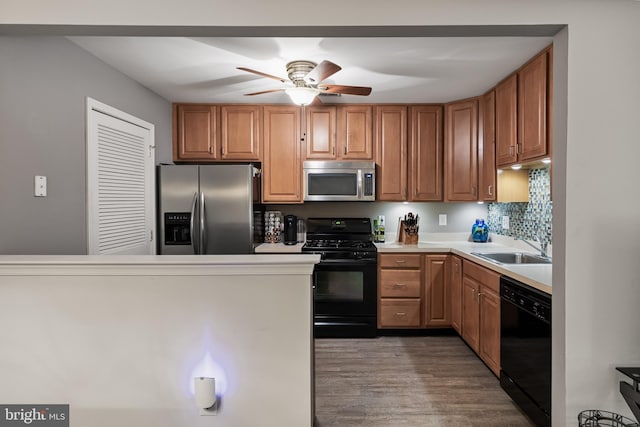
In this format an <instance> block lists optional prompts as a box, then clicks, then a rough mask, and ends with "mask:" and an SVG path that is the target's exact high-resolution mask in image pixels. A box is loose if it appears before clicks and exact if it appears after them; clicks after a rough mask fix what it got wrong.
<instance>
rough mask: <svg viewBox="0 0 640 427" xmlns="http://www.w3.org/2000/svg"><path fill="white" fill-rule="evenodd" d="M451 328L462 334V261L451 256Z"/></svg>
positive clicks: (457, 257)
mask: <svg viewBox="0 0 640 427" xmlns="http://www.w3.org/2000/svg"><path fill="white" fill-rule="evenodd" d="M450 289H451V327H452V328H453V329H454V330H455V331H456V332H457V333H458V334H461V333H462V327H461V325H462V259H461V258H460V257H459V256H456V255H452V256H451V284H450Z"/></svg>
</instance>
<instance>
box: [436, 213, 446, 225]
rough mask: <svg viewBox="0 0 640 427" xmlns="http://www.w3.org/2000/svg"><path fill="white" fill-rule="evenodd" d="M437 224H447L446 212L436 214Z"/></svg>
mask: <svg viewBox="0 0 640 427" xmlns="http://www.w3.org/2000/svg"><path fill="white" fill-rule="evenodd" d="M438 225H447V214H440V215H438Z"/></svg>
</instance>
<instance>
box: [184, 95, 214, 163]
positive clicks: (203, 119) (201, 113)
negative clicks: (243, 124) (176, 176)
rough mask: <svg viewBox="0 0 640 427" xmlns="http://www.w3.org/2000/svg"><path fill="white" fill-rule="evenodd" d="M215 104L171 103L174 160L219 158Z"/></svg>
mask: <svg viewBox="0 0 640 427" xmlns="http://www.w3.org/2000/svg"><path fill="white" fill-rule="evenodd" d="M218 138H219V137H218V106H216V105H203V104H185V105H181V104H174V105H173V140H174V144H173V158H174V160H175V161H181V160H186V161H193V160H218Z"/></svg>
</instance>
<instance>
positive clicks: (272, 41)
mask: <svg viewBox="0 0 640 427" xmlns="http://www.w3.org/2000/svg"><path fill="white" fill-rule="evenodd" d="M69 39H70V40H71V41H73V42H74V43H76V44H78V45H79V46H81V47H82V48H84V49H85V50H87V51H89V52H90V53H92V54H93V55H95V56H97V57H98V58H100V59H101V60H103V61H104V62H106V63H107V64H110V65H111V66H113V67H114V68H116V69H118V70H120V71H121V72H123V73H124V74H126V75H128V76H129V77H131V78H133V79H134V80H137V81H138V82H140V83H141V84H142V85H144V86H146V87H147V88H149V89H151V90H152V91H153V92H156V93H157V94H159V95H160V96H162V97H163V98H165V99H167V100H168V101H171V102H206V103H290V101H289V99H288V97H287V96H286V95H285V94H284V93H283V92H278V93H275V94H266V95H258V96H253V97H247V96H244V94H245V93H250V92H257V91H262V90H269V89H278V88H282V87H284V86H285V85H284V84H283V83H280V82H278V81H277V80H272V79H268V78H264V77H260V76H257V75H254V74H250V73H247V72H244V71H240V70H237V69H236V67H247V68H252V69H255V70H258V71H262V72H264V73H267V74H272V75H276V76H281V77H284V78H286V77H287V73H286V67H285V66H286V63H287V62H289V61H292V60H298V59H304V60H311V61H314V62H317V63H319V62H321V61H322V60H324V59H327V60H330V61H332V62H334V63H336V64H338V65H340V66H341V67H342V70H341V71H339V72H337V73H336V74H334V75H333V76H331V77H329V78H328V79H326V80H325V81H324V83H331V84H340V85H355V86H370V87H372V88H373V91H372V93H371V95H370V96H367V97H362V96H354V95H343V96H341V97H330V98H325V97H323V99H324V100H325V102H328V103H358V102H365V103H394V102H397V103H425V102H436V103H440V102H448V101H452V100H456V99H462V98H466V97H470V96H475V95H480V94H482V93H484V92H485V91H486V90H487V89H489V88H491V87H492V86H494V85H495V84H496V83H497V82H499V81H500V80H501V79H502V78H504V77H506V76H507V75H508V74H509V73H511V72H512V71H514V70H515V69H517V68H518V67H519V66H520V65H522V64H523V63H524V62H525V61H526V60H527V59H529V58H531V57H532V56H534V55H535V54H536V53H537V52H539V51H540V50H542V49H543V48H544V47H545V46H547V45H549V44H550V43H551V42H552V38H551V37H368V38H356V37H351V38H328V37H326V38H294V37H289V38H268V37H234V38H231V37H201V38H199V37H102V36H100V37H94V36H91V37H84V36H83V37H69Z"/></svg>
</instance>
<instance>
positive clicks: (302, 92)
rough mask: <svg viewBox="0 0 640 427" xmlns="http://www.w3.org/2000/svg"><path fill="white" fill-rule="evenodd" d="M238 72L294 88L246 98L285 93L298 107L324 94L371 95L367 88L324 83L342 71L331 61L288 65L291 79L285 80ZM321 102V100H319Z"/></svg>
mask: <svg viewBox="0 0 640 427" xmlns="http://www.w3.org/2000/svg"><path fill="white" fill-rule="evenodd" d="M238 70H242V71H246V72H249V73H253V74H257V75H259V76H262V77H267V78H269V79H274V80H278V81H280V82H282V83H293V86H288V87H284V88H281V89H270V90H263V91H260V92H253V93H246V94H245V95H246V96H254V95H262V94H265V93H273V92H285V93H286V94H287V95H289V97H290V98H291V100H292V101H293V102H294V103H295V104H297V105H309V104H311V103H312V102H314V100H315V99H316V95H323V94H344V95H361V96H367V95H369V94H370V93H371V88H370V87H365V86H343V85H333V84H326V83H322V81H323V80H324V79H326V78H327V77H330V76H332V75H334V74H335V73H337V72H338V71H340V70H342V67H340V66H339V65H337V64H334V63H333V62H331V61H326V60H325V61H322V62H321V63H320V64H316V63H315V62H312V61H304V60H296V61H291V62H289V63H288V64H287V75H288V76H289V79H288V80H287V79H285V78H282V77H278V76H273V75H271V74H267V73H263V72H261V71H256V70H252V69H251V68H246V67H238ZM318 101H319V99H318Z"/></svg>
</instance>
